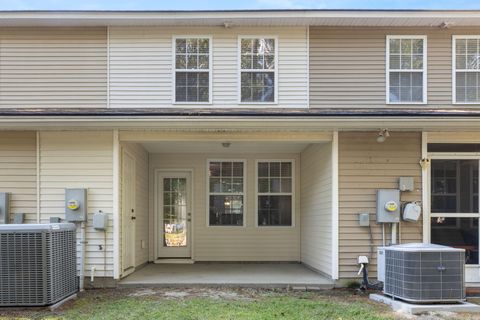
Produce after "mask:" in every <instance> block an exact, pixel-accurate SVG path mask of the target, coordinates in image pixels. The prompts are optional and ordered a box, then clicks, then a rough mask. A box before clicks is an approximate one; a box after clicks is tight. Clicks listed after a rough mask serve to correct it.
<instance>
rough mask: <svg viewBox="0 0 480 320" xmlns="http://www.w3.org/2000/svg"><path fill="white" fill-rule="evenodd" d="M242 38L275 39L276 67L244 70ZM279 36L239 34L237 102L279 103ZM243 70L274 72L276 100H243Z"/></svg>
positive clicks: (251, 103) (250, 103) (247, 103)
mask: <svg viewBox="0 0 480 320" xmlns="http://www.w3.org/2000/svg"><path fill="white" fill-rule="evenodd" d="M242 39H274V41H275V60H274V61H275V68H273V69H269V70H266V69H245V70H242ZM278 46H279V41H278V36H277V35H273V36H272V35H239V36H238V39H237V102H238V104H240V105H275V104H278V52H279V50H278ZM242 71H245V72H273V73H274V80H275V86H274V90H275V92H274V97H273V99H274V101H272V102H269V101H266V102H248V101H246V102H242V81H241V80H242V77H241V76H242Z"/></svg>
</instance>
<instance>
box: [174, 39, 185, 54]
mask: <svg viewBox="0 0 480 320" xmlns="http://www.w3.org/2000/svg"><path fill="white" fill-rule="evenodd" d="M186 47H187V40H186V39H177V40H175V52H176V53H185V52H187V49H186Z"/></svg>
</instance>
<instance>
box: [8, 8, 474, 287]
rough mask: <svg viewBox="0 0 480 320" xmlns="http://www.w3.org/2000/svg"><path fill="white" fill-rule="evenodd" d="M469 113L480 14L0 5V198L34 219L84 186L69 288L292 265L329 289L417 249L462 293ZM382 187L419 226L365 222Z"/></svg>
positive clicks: (469, 239)
mask: <svg viewBox="0 0 480 320" xmlns="http://www.w3.org/2000/svg"><path fill="white" fill-rule="evenodd" d="M479 106H480V12H479V11H362V10H360V11H322V10H310V11H309V10H292V11H288V10H279V11H204V12H202V11H196V12H193V11H192V12H189V11H178V12H124V11H119V12H97V11H78V12H54V11H50V12H48V11H47V12H42V11H38V12H0V128H1V130H2V131H1V132H0V191H4V192H9V193H10V194H11V203H10V207H11V212H10V214H12V216H13V214H15V213H24V214H25V222H26V223H46V222H49V220H50V218H52V217H60V218H62V219H63V218H64V212H65V188H87V189H88V211H89V220H88V221H87V223H86V228H87V239H86V240H87V241H88V243H87V246H86V255H85V270H86V273H85V275H86V276H90V275H92V273H94V274H93V275H94V276H96V277H106V278H109V279H114V280H115V281H117V280H120V279H123V278H125V277H126V276H128V275H129V274H131V273H134V274H135V272H136V271H137V272H141V271H142V270H144V269H141V267H142V266H144V265H145V264H147V263H157V264H158V265H159V266H165V268H167V266H169V267H170V268H171V266H172V265H178V270H180V271H177V272H181V270H182V267H181V266H180V264H183V263H195V264H201V263H202V262H209V263H212V262H219V263H220V262H221V263H224V262H231V263H233V262H241V263H245V262H249V263H267V262H269V263H268V264H266V265H267V266H268V267H269V268H271V270H272V272H274V271H275V268H277V266H278V267H279V266H281V265H282V263H285V262H293V263H302V264H303V265H304V266H306V267H308V268H310V269H312V270H315V272H318V273H319V274H321V275H322V276H324V277H325V278H327V279H328V280H329V281H332V283H333V282H338V283H344V281H346V280H348V279H351V278H356V277H357V271H358V264H357V258H358V256H359V255H366V256H368V257H369V258H370V259H371V266H370V267H371V268H372V270H371V271H374V270H375V263H376V254H375V250H376V247H377V246H379V245H381V244H383V243H385V244H389V243H392V242H397V243H403V242H422V241H423V242H434V243H440V244H446V245H451V246H456V247H462V248H465V249H466V250H467V257H468V261H467V264H468V266H467V270H466V275H467V280H468V282H469V283H476V282H480V263H479V256H478V252H479V250H478V249H479V241H478V239H479V229H478V224H479V223H478V222H479V219H480V212H479V205H478V204H479V201H480V200H479V196H478V195H479V188H480V186H479V162H480V129H479V128H480V127H479V124H480V121H479V120H480V119H479V116H480V112H479V111H478V107H479ZM400 177H413V180H414V188H413V190H412V191H406V192H402V193H401V204H400V205H403V204H405V203H406V202H417V203H418V204H420V205H421V207H422V210H423V212H422V216H421V218H420V219H419V220H418V221H416V222H408V221H401V222H400V223H399V224H394V225H391V224H387V225H384V224H377V223H376V214H375V213H376V207H377V204H376V190H377V189H398V180H399V178H400ZM99 210H101V211H103V212H105V213H107V214H108V217H109V227H108V228H107V231H106V232H103V231H98V230H95V229H93V227H92V221H91V215H92V214H93V213H95V212H97V211H99ZM360 213H369V217H370V226H369V227H366V226H360V224H359V214H360ZM237 266H238V268H239V269H241V268H242V267H243V266H244V265H242V264H238V265H237ZM152 270H160V271H159V272H161V268H160V269H158V268H157V269H150V272H153V271H152ZM227 280H228V279H227Z"/></svg>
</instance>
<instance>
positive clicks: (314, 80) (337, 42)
mask: <svg viewBox="0 0 480 320" xmlns="http://www.w3.org/2000/svg"><path fill="white" fill-rule="evenodd" d="M469 34H470V35H472V34H474V35H478V34H480V31H479V30H478V29H475V28H469V29H466V28H449V29H441V28H367V27H365V28H333V27H312V28H310V106H311V107H313V108H326V107H365V108H367V107H368V108H370V107H374V108H382V107H385V106H386V103H385V101H386V100H385V99H386V89H385V68H386V65H385V57H386V52H385V46H386V36H387V35H425V36H427V79H428V86H427V89H428V94H427V98H428V105H429V106H430V107H442V108H444V107H451V106H452V35H469ZM389 106H391V107H398V108H403V107H405V106H404V105H403V106H402V105H389ZM409 106H410V107H411V106H412V105H409ZM418 107H419V108H424V107H425V106H422V105H420V106H418Z"/></svg>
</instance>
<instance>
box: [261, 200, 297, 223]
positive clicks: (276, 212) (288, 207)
mask: <svg viewBox="0 0 480 320" xmlns="http://www.w3.org/2000/svg"><path fill="white" fill-rule="evenodd" d="M258 225H259V226H291V225H292V196H258Z"/></svg>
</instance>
